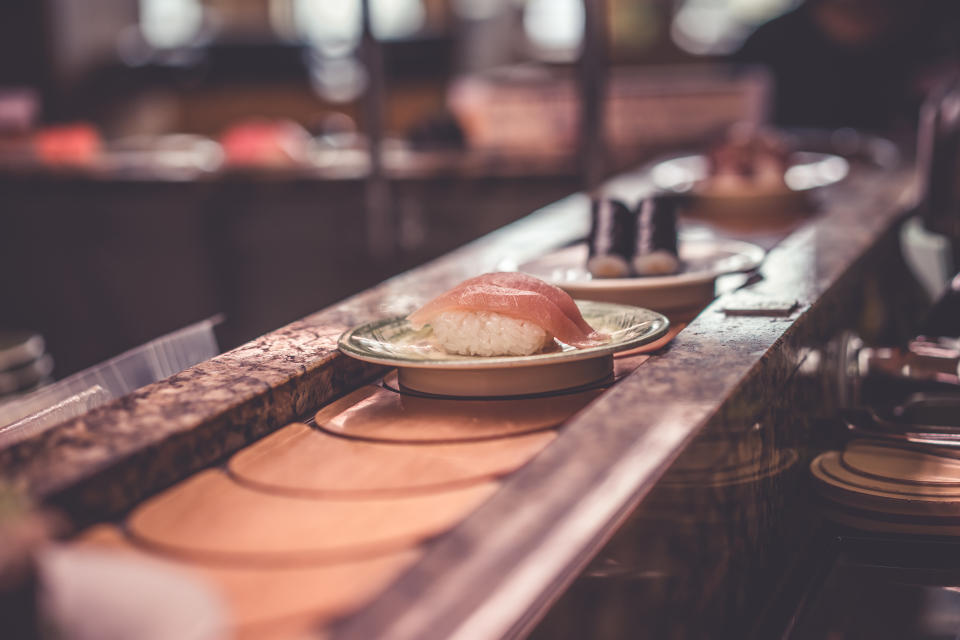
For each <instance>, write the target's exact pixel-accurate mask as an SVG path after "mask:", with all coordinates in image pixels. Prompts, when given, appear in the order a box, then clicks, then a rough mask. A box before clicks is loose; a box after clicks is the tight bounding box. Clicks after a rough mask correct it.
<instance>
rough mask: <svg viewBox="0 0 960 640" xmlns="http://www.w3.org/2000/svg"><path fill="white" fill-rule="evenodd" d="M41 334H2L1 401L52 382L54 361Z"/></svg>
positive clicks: (0, 359)
mask: <svg viewBox="0 0 960 640" xmlns="http://www.w3.org/2000/svg"><path fill="white" fill-rule="evenodd" d="M45 349H46V345H45V343H44V341H43V337H42V336H41V335H40V334H37V333H32V332H30V331H0V402H2V401H3V400H4V399H6V398H9V397H11V396H14V395H19V394H23V393H29V392H30V391H33V390H34V389H36V388H38V387H41V386H43V385H45V384H47V383H49V382H50V374H51V373H52V372H53V358H51V357H50V355H49V354H47V353H45Z"/></svg>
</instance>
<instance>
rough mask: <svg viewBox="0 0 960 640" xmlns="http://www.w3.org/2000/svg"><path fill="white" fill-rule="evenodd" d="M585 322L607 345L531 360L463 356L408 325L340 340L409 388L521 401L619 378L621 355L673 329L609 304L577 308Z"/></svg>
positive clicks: (370, 329)
mask: <svg viewBox="0 0 960 640" xmlns="http://www.w3.org/2000/svg"><path fill="white" fill-rule="evenodd" d="M577 306H578V307H579V308H580V311H581V313H582V314H583V317H584V319H585V320H586V321H587V322H588V323H589V324H590V326H592V327H593V328H594V329H596V330H598V331H600V332H602V333H605V334H607V335H608V336H609V339H608V340H607V341H605V342H604V343H602V344H600V345H598V346H594V347H586V348H576V347H572V346H570V345H566V344H563V343H560V342H556V343H555V350H552V351H548V352H546V353H538V354H534V355H530V356H495V357H485V356H462V355H454V354H449V353H447V352H445V351H443V350H442V349H441V348H439V347H437V346H436V345H434V344H433V342H432V340H431V329H430V327H429V325H428V326H426V327H424V328H422V329H420V330H419V331H417V330H414V329H413V328H411V326H410V324H409V323H408V322H407V320H406V318H404V317H396V318H388V319H386V320H379V321H376V322H371V323H368V324H365V325H362V326H360V327H357V328H355V329H351V330H350V331H347V332H346V333H344V334H343V335H342V336H340V341H339V347H340V350H341V351H342V352H344V353H345V354H347V355H349V356H352V357H354V358H358V359H360V360H364V361H367V362H373V363H376V364H382V365H387V366H391V367H397V368H398V369H399V379H400V384H401V386H403V387H405V388H408V389H413V390H415V391H420V392H423V393H432V394H437V395H455V396H469V397H478V396H515V395H526V394H537V393H546V392H551V391H558V390H564V389H572V388H577V387H581V386H584V385H588V384H591V383H594V382H597V381H599V380H603V379H605V378H609V377H612V374H613V354H614V353H616V352H618V351H626V350H629V349H634V348H636V347H639V346H641V345H644V344H646V343H648V342H652V341H654V340H656V339H658V338H660V337H662V336H663V335H664V334H666V332H667V329H668V328H669V326H670V321H669V320H667V318H666V317H665V316H663V315H661V314H659V313H657V312H655V311H650V310H649V309H641V308H639V307H632V306H627V305H620V304H611V303H606V302H592V301H577Z"/></svg>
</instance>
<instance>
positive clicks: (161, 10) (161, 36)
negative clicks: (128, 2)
mask: <svg viewBox="0 0 960 640" xmlns="http://www.w3.org/2000/svg"><path fill="white" fill-rule="evenodd" d="M202 26H203V6H202V5H201V4H200V0H140V30H141V31H142V32H143V38H144V40H146V41H147V43H148V44H150V45H151V46H153V47H155V48H157V49H172V48H174V47H182V46H184V45H188V44H190V42H191V41H192V40H193V39H194V37H195V36H196V35H197V34H198V33H199V31H200V28H201V27H202Z"/></svg>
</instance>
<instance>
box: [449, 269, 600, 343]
mask: <svg viewBox="0 0 960 640" xmlns="http://www.w3.org/2000/svg"><path fill="white" fill-rule="evenodd" d="M472 284H493V285H497V286H498V287H506V288H508V289H522V290H524V291H533V292H534V293H540V294H543V295H544V296H546V297H547V299H548V300H550V302H552V303H553V304H555V305H557V306H558V307H560V310H561V311H562V312H563V313H564V314H565V315H566V316H567V317H568V318H570V319H571V320H572V321H573V322H574V324H576V325H577V327H579V329H580V330H581V331H583V332H584V333H593V327H591V326H590V325H589V324H587V321H586V320H584V319H583V316H582V315H581V314H580V309H579V308H578V307H577V303H576V302H574V301H573V298H571V297H570V294H568V293H567V292H566V291H564V290H563V289H560V288H559V287H555V286H553V285H552V284H548V283H546V282H544V281H543V280H540V279H539V278H535V277H533V276H531V275H527V274H525V273H517V272H515V271H498V272H496V273H485V274H483V275H480V276H477V277H475V278H470V279H469V280H464V281H463V282H461V283H460V284H459V285H457V288H460V287H464V286H468V285H472Z"/></svg>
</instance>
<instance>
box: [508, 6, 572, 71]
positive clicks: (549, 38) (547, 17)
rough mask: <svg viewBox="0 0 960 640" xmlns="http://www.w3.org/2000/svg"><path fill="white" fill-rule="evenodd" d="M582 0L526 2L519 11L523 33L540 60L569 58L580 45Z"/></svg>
mask: <svg viewBox="0 0 960 640" xmlns="http://www.w3.org/2000/svg"><path fill="white" fill-rule="evenodd" d="M583 28H584V15H583V2H582V0H530V1H529V2H528V3H527V5H526V7H525V8H524V12H523V30H524V32H525V33H526V35H527V38H528V39H529V40H530V43H531V44H532V45H533V46H534V48H535V49H537V50H538V53H540V54H541V55H542V57H546V58H550V59H552V60H559V59H573V58H575V57H576V56H577V53H578V52H579V50H580V44H581V42H583Z"/></svg>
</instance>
